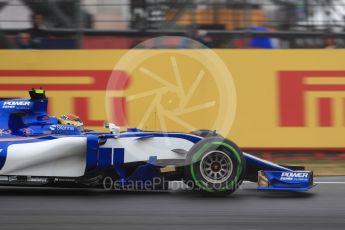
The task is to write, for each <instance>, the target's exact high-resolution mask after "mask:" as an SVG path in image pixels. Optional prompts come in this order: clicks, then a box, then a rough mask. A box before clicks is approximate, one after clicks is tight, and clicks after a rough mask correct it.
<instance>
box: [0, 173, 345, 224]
mask: <svg viewBox="0 0 345 230" xmlns="http://www.w3.org/2000/svg"><path fill="white" fill-rule="evenodd" d="M315 181H316V182H326V183H320V184H318V185H317V186H316V187H314V188H313V189H312V190H311V191H309V192H300V193H282V192H263V191H257V190H255V184H253V183H249V182H248V183H244V184H243V186H242V188H241V189H240V190H238V191H237V192H236V193H234V194H232V195H231V196H229V197H225V198H211V197H203V196H200V195H199V194H195V193H193V192H189V191H181V190H177V191H171V192H105V191H101V190H85V189H72V190H71V189H51V188H50V189H32V188H9V187H2V188H0V229H1V230H3V229H59V230H60V229H84V230H85V229H100V230H101V229H150V230H152V229H179V230H180V229H188V230H192V229H217V230H218V229H228V230H229V229H313V230H314V229H344V228H345V227H344V226H345V199H344V196H345V177H322V178H316V180H315ZM338 182H342V183H338Z"/></svg>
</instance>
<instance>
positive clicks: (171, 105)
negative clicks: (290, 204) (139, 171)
mask: <svg viewBox="0 0 345 230" xmlns="http://www.w3.org/2000/svg"><path fill="white" fill-rule="evenodd" d="M209 52H213V51H209V50H204V49H193V50H169V49H162V50H160V49H156V50H140V49H139V50H103V51H81V50H79V51H0V60H1V61H0V89H1V91H0V97H1V98H12V97H27V92H26V91H27V90H28V89H31V88H32V87H43V88H45V89H46V90H47V91H48V93H47V94H48V97H49V102H50V104H49V110H50V112H51V113H53V114H55V115H60V114H66V113H76V114H78V115H80V116H81V117H82V119H83V120H84V122H85V125H86V126H88V127H89V128H93V129H101V128H102V125H103V121H104V120H110V121H115V122H116V123H118V124H119V125H121V126H124V127H139V128H142V129H146V130H163V131H164V130H174V131H185V132H191V131H193V130H194V129H217V130H219V131H220V132H221V133H222V134H224V135H226V136H228V137H229V138H231V139H233V140H234V141H236V142H237V143H238V144H239V145H240V146H242V147H243V148H246V149H254V150H260V149H266V150H268V149H277V150H293V149H300V150H306V151H307V150H313V149H318V150H320V149H321V150H322V149H327V150H334V151H338V150H339V151H342V149H343V148H344V127H345V111H344V110H345V93H344V92H345V68H344V65H343V61H341V60H345V52H344V51H342V50H333V51H332V52H331V51H329V50H294V51H293V52H292V51H289V50H279V51H278V50H224V49H223V50H214V55H216V56H217V58H219V60H217V61H215V62H210V61H208V60H207V59H202V58H200V57H202V56H209V54H210V53H209ZM143 53H144V54H145V56H142V55H143ZM129 54H130V55H129ZM128 55H129V56H128ZM196 56H197V57H198V58H195V57H196ZM216 56H215V57H216ZM125 59H127V60H125ZM124 60H125V61H124ZM131 60H133V61H131ZM213 60H214V58H213ZM119 63H122V64H121V65H119ZM224 84H226V85H228V86H233V87H230V88H229V87H223V86H222V85H224ZM229 91H231V92H229ZM232 116H233V117H232Z"/></svg>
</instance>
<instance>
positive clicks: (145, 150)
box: [101, 137, 194, 163]
mask: <svg viewBox="0 0 345 230" xmlns="http://www.w3.org/2000/svg"><path fill="white" fill-rule="evenodd" d="M193 145H194V143H193V142H191V141H188V140H185V139H182V138H176V137H148V138H144V139H138V137H121V138H118V139H108V141H107V143H106V144H104V145H102V146H101V148H113V149H114V148H124V149H125V154H124V157H125V159H124V163H128V162H136V161H147V160H149V157H150V156H156V157H157V160H164V159H185V158H186V154H183V153H176V152H173V151H172V150H173V149H184V150H187V151H188V150H189V149H190V148H191V147H192V146H193ZM112 162H113V161H112Z"/></svg>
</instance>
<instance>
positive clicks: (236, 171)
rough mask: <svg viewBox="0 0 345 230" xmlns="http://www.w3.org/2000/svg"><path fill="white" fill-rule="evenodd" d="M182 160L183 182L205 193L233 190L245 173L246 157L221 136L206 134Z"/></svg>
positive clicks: (221, 192)
mask: <svg viewBox="0 0 345 230" xmlns="http://www.w3.org/2000/svg"><path fill="white" fill-rule="evenodd" d="M185 163H186V166H185V183H186V184H187V185H188V186H189V187H193V189H195V190H198V191H201V192H202V193H204V194H208V195H214V196H225V195H228V194H231V193H233V192H234V191H236V189H237V188H238V187H239V186H240V185H241V184H242V182H243V179H244V175H245V159H244V157H243V154H242V152H241V150H240V149H239V148H238V147H237V145H236V144H235V143H233V142H232V141H230V140H227V139H225V138H222V137H208V138H205V139H203V140H202V141H200V142H198V143H197V144H195V145H194V146H193V147H192V148H191V150H190V151H189V153H188V155H187V158H186V162H185Z"/></svg>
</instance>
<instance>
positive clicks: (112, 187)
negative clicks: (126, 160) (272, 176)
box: [102, 177, 242, 191]
mask: <svg viewBox="0 0 345 230" xmlns="http://www.w3.org/2000/svg"><path fill="white" fill-rule="evenodd" d="M241 184H242V181H233V182H232V183H228V184H226V185H225V186H224V184H221V183H218V184H217V183H215V184H212V190H215V191H217V190H236V189H238V188H240V189H241ZM102 186H103V189H104V190H106V191H127V190H128V191H178V190H193V191H201V190H203V189H202V188H200V187H199V186H198V185H197V183H196V182H195V181H192V180H184V181H171V180H166V179H165V178H164V177H155V178H153V179H152V180H126V181H124V180H115V179H113V178H111V177H105V178H104V179H103V181H102Z"/></svg>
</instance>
